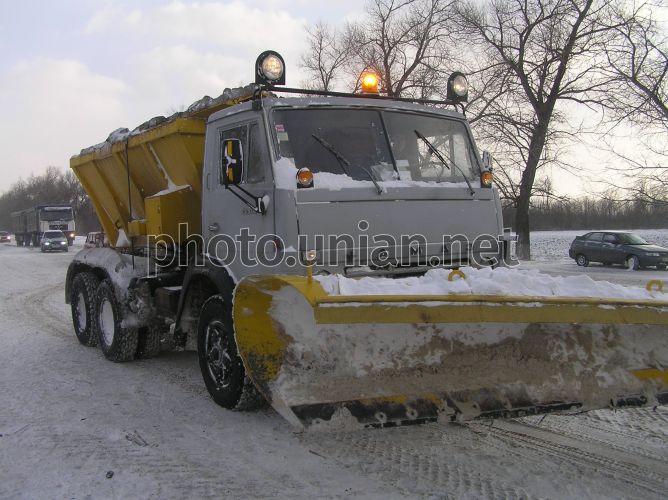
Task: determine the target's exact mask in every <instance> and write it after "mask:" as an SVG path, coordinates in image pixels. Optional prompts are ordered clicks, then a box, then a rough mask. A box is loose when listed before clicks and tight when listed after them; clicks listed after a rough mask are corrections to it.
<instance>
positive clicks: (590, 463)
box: [468, 420, 668, 498]
mask: <svg viewBox="0 0 668 500" xmlns="http://www.w3.org/2000/svg"><path fill="white" fill-rule="evenodd" d="M468 427H469V428H470V429H471V430H472V431H473V432H475V433H477V434H480V435H484V436H485V437H486V438H487V439H495V440H497V441H500V442H502V443H504V444H505V445H510V446H514V447H521V448H526V449H530V450H532V451H534V452H538V453H540V454H544V455H549V456H550V457H551V458H552V459H553V460H557V461H559V462H562V463H570V464H577V465H579V466H583V467H587V468H589V469H591V470H592V472H594V471H595V472H596V473H599V474H604V475H606V476H608V477H610V478H612V479H615V480H620V479H621V480H623V481H626V482H627V483H630V484H632V485H633V486H634V487H636V488H639V489H642V490H645V492H647V493H652V494H654V495H656V496H657V498H661V497H663V496H664V495H665V491H666V489H667V488H668V463H667V462H666V461H662V460H660V459H659V460H654V459H652V460H647V459H646V457H641V456H637V455H636V456H634V455H633V454H632V453H628V452H627V453H624V452H622V451H618V450H615V449H606V446H607V445H608V443H606V444H605V446H598V445H595V446H592V443H591V441H590V442H586V443H585V442H582V441H578V440H577V439H573V438H569V437H568V436H565V435H564V434H560V433H555V432H552V431H550V430H544V429H541V428H539V427H535V426H529V425H526V424H524V423H522V422H519V421H513V420H510V421H503V420H502V421H499V422H496V423H495V425H493V426H489V425H487V426H485V425H483V424H479V423H474V424H468ZM639 496H644V497H646V495H642V494H640V492H639Z"/></svg>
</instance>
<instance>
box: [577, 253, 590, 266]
mask: <svg viewBox="0 0 668 500" xmlns="http://www.w3.org/2000/svg"><path fill="white" fill-rule="evenodd" d="M575 262H576V263H577V265H578V266H582V267H587V266H588V265H589V259H588V258H587V256H586V255H585V254H582V253H579V254H577V255H576V256H575Z"/></svg>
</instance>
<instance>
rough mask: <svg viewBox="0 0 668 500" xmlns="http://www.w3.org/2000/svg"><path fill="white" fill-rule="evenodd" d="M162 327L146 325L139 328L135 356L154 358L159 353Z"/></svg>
mask: <svg viewBox="0 0 668 500" xmlns="http://www.w3.org/2000/svg"><path fill="white" fill-rule="evenodd" d="M162 333H163V329H162V328H160V327H159V326H146V327H144V328H140V329H139V339H138V340H137V357H138V358H142V359H148V358H155V357H156V356H157V355H158V354H160V345H161V343H162Z"/></svg>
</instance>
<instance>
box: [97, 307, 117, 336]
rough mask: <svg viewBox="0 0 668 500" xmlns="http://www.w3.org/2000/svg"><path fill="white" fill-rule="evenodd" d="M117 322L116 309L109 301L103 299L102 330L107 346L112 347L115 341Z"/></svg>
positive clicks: (101, 309)
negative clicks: (115, 318)
mask: <svg viewBox="0 0 668 500" xmlns="http://www.w3.org/2000/svg"><path fill="white" fill-rule="evenodd" d="M115 327H116V321H115V320H114V308H113V307H112V306H111V302H109V300H107V299H102V304H100V329H101V330H102V337H103V338H104V343H105V344H106V345H108V346H109V345H111V343H112V342H113V341H114V330H115Z"/></svg>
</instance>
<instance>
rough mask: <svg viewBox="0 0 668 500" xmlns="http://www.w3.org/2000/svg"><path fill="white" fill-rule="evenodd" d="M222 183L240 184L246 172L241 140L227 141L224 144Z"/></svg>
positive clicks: (221, 169)
mask: <svg viewBox="0 0 668 500" xmlns="http://www.w3.org/2000/svg"><path fill="white" fill-rule="evenodd" d="M221 159H222V162H221V168H220V183H221V184H223V185H225V186H229V185H230V184H234V185H236V184H239V183H240V182H241V179H242V178H243V172H244V151H243V148H242V147H241V141H240V140H239V139H225V140H223V144H222V158H221Z"/></svg>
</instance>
